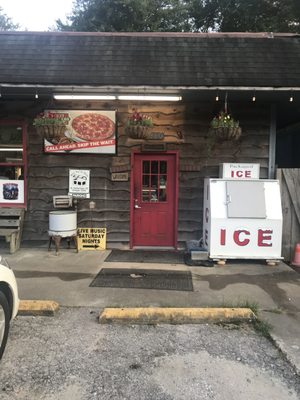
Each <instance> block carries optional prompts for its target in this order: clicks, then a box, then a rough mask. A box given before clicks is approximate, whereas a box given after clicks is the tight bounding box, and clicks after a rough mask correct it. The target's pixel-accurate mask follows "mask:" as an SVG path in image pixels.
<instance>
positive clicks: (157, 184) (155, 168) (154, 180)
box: [142, 160, 167, 202]
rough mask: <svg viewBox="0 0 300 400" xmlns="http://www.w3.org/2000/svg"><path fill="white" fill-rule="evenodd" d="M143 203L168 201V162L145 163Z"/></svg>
mask: <svg viewBox="0 0 300 400" xmlns="http://www.w3.org/2000/svg"><path fill="white" fill-rule="evenodd" d="M142 180H143V189H142V201H143V202H166V201H167V162H166V161H150V160H149V161H143V176H142Z"/></svg>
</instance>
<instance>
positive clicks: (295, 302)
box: [2, 248, 300, 373]
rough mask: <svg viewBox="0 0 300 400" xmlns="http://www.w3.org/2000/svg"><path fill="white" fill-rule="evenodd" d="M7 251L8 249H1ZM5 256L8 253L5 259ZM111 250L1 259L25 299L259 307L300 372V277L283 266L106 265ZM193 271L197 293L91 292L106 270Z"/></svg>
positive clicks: (28, 253)
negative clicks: (101, 273) (100, 275)
mask: <svg viewBox="0 0 300 400" xmlns="http://www.w3.org/2000/svg"><path fill="white" fill-rule="evenodd" d="M2 250H3V249H2ZM5 253H6V254H5ZM109 253H110V251H103V252H99V251H83V252H79V253H78V254H77V253H75V251H74V250H67V249H66V250H65V249H62V250H61V252H60V254H59V255H58V256H56V255H55V252H54V251H52V252H48V251H47V249H44V248H40V249H32V248H24V249H21V250H19V251H18V252H17V253H15V254H13V255H10V254H7V251H2V254H3V255H4V256H5V257H6V258H7V260H8V261H9V263H10V265H11V267H12V268H13V269H14V271H15V274H16V277H17V281H18V286H19V294H20V298H21V299H26V300H28V299H43V300H54V301H57V302H58V303H59V304H60V305H61V306H69V307H73V306H86V307H99V308H104V307H149V306H153V307H206V306H210V307H231V306H242V305H244V304H245V303H246V302H249V303H257V304H258V306H259V310H260V317H261V318H263V319H264V320H266V321H268V322H269V323H271V325H272V326H273V329H272V331H271V335H272V337H273V339H274V340H275V341H276V343H277V344H278V346H279V347H280V348H281V350H282V351H283V352H284V353H285V354H286V355H287V357H288V359H289V360H290V361H291V363H292V364H293V365H294V366H295V367H296V369H297V371H298V373H300V339H299V338H300V274H299V273H298V272H296V271H294V270H292V269H291V268H290V267H289V266H287V265H286V264H284V263H281V264H280V265H278V266H275V267H269V266H266V265H265V264H264V263H263V262H257V261H256V262H251V263H249V262H248V263H246V262H243V263H239V262H237V261H234V262H232V263H228V264H227V265H225V266H215V267H213V268H206V267H189V266H186V265H185V264H165V263H164V264H158V263H156V264H150V263H147V264H146V263H140V264H139V263H120V262H105V259H106V257H107V256H108V254H109ZM104 266H105V267H106V268H135V269H138V268H140V269H145V268H151V269H154V268H156V269H169V270H188V271H191V272H192V276H193V285H194V291H193V292H181V291H172V290H145V289H120V288H100V287H89V285H90V283H91V281H92V279H93V278H94V277H95V275H96V274H97V273H98V272H99V271H100V269H101V268H102V267H104Z"/></svg>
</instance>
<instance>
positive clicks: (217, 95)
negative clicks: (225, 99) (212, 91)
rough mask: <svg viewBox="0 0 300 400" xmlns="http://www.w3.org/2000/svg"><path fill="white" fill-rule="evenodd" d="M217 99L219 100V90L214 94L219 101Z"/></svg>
mask: <svg viewBox="0 0 300 400" xmlns="http://www.w3.org/2000/svg"><path fill="white" fill-rule="evenodd" d="M219 100H220V97H219V92H217V94H216V101H219Z"/></svg>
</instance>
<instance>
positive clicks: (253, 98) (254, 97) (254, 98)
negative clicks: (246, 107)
mask: <svg viewBox="0 0 300 400" xmlns="http://www.w3.org/2000/svg"><path fill="white" fill-rule="evenodd" d="M252 101H253V102H255V101H256V95H255V92H254V93H253V96H252Z"/></svg>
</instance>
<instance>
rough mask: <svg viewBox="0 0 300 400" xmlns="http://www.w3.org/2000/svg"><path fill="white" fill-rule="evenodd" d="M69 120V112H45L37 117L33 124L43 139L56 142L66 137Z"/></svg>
mask: <svg viewBox="0 0 300 400" xmlns="http://www.w3.org/2000/svg"><path fill="white" fill-rule="evenodd" d="M69 121H70V117H69V114H66V113H53V112H43V113H41V114H39V115H37V116H36V117H35V119H34V120H33V125H34V126H35V127H36V131H37V133H38V134H39V135H40V136H41V137H42V138H43V139H46V140H48V141H49V142H51V143H54V144H56V143H58V142H59V141H60V140H61V139H62V138H63V137H64V134H65V132H66V128H67V125H68V123H69Z"/></svg>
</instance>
